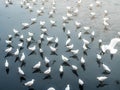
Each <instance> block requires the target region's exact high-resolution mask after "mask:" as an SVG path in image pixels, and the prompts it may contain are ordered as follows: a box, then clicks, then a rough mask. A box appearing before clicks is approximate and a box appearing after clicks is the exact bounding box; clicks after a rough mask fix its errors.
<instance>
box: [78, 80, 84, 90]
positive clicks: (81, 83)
mask: <svg viewBox="0 0 120 90" xmlns="http://www.w3.org/2000/svg"><path fill="white" fill-rule="evenodd" d="M78 83H79V88H80V90H83V85H84V81H83V80H82V79H80V78H79V79H78Z"/></svg>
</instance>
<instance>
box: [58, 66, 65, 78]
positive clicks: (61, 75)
mask: <svg viewBox="0 0 120 90" xmlns="http://www.w3.org/2000/svg"><path fill="white" fill-rule="evenodd" d="M59 72H60V77H61V78H62V77H63V73H64V72H63V66H62V65H60V68H59Z"/></svg>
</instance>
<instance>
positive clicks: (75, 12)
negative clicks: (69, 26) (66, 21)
mask: <svg viewBox="0 0 120 90" xmlns="http://www.w3.org/2000/svg"><path fill="white" fill-rule="evenodd" d="M78 12H79V10H78V8H76V9H75V10H74V11H73V14H74V16H77V15H78Z"/></svg>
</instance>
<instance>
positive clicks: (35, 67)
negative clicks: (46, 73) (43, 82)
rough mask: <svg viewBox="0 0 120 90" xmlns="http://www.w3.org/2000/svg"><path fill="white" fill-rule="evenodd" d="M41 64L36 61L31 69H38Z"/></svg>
mask: <svg viewBox="0 0 120 90" xmlns="http://www.w3.org/2000/svg"><path fill="white" fill-rule="evenodd" d="M40 66H41V62H40V61H39V62H38V63H36V64H35V65H34V66H33V69H39V68H40Z"/></svg>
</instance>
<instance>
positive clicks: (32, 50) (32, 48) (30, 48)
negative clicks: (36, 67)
mask: <svg viewBox="0 0 120 90" xmlns="http://www.w3.org/2000/svg"><path fill="white" fill-rule="evenodd" d="M28 49H29V50H30V51H31V53H30V54H29V55H32V54H36V52H35V50H36V45H34V46H32V47H28ZM29 55H28V56H29Z"/></svg>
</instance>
